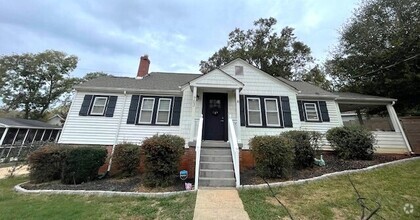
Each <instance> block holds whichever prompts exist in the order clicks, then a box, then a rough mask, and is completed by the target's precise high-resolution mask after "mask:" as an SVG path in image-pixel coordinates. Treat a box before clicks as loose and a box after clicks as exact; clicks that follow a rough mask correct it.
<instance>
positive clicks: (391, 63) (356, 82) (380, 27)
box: [325, 0, 420, 112]
mask: <svg viewBox="0 0 420 220" xmlns="http://www.w3.org/2000/svg"><path fill="white" fill-rule="evenodd" d="M419 18H420V2H419V1H418V0H400V1H395V0H366V1H363V2H362V4H361V6H360V8H359V9H358V10H356V12H355V13H354V15H353V17H352V18H351V19H350V21H349V22H348V24H346V25H345V26H344V27H343V29H342V31H341V38H340V43H339V46H338V48H337V49H336V51H334V52H333V57H332V59H330V60H328V61H327V62H326V65H325V66H326V70H327V72H328V74H330V75H331V76H332V77H333V78H334V81H335V84H336V86H338V87H340V89H341V90H342V91H352V92H359V93H364V94H370V95H379V96H386V97H392V98H397V99H398V102H397V105H396V108H397V109H398V110H399V112H410V111H417V112H420V99H419V97H420V89H419V85H420V71H419V64H420V25H419V24H420V21H419Z"/></svg>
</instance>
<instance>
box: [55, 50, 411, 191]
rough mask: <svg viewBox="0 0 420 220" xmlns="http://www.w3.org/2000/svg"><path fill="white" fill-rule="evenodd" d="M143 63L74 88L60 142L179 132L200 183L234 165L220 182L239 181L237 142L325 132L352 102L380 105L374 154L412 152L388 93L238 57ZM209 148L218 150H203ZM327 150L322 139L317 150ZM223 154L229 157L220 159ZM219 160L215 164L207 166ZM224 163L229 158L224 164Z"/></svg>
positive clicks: (112, 141) (338, 121)
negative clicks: (331, 83) (314, 81)
mask: <svg viewBox="0 0 420 220" xmlns="http://www.w3.org/2000/svg"><path fill="white" fill-rule="evenodd" d="M149 64H150V60H149V59H148V57H147V56H143V57H142V58H141V61H140V65H139V71H138V74H137V77H136V78H129V77H101V78H97V79H93V80H91V81H88V82H86V83H83V84H81V85H79V86H76V87H75V89H76V95H75V97H74V100H73V103H72V105H71V107H70V111H69V113H68V116H67V119H66V122H65V124H64V126H63V129H62V134H61V136H60V139H59V143H67V144H101V145H114V144H116V143H120V142H133V143H141V142H142V140H143V139H144V138H146V137H150V136H152V135H154V134H157V133H159V134H163V133H167V134H175V135H180V136H182V137H183V138H185V140H186V142H187V143H188V145H187V146H186V148H188V147H191V146H195V147H196V149H197V155H196V158H198V159H197V161H200V160H201V162H197V163H196V164H197V166H196V171H195V172H196V176H198V175H199V176H200V185H201V183H202V184H203V185H218V184H213V182H214V181H213V182H211V180H212V175H211V174H210V173H206V171H207V170H210V171H212V170H213V171H214V170H216V169H224V168H229V167H231V166H232V165H233V168H234V169H233V171H232V172H235V173H229V175H228V174H226V176H229V178H230V180H229V181H230V182H229V181H227V182H226V183H227V185H231V183H232V182H231V180H232V177H231V176H232V175H233V176H234V177H236V181H238V180H239V171H237V170H238V169H239V168H238V169H236V167H237V166H239V159H238V158H236V157H237V156H235V155H237V154H239V153H238V150H237V147H238V146H239V147H241V146H242V149H241V150H243V151H245V150H247V149H249V146H248V141H249V139H250V138H252V137H254V136H255V135H276V134H279V133H281V132H283V131H289V130H308V131H320V132H322V133H325V132H326V131H327V130H328V129H330V128H333V127H338V126H342V125H343V121H342V118H341V114H340V107H341V106H344V107H345V108H346V111H348V110H351V106H358V105H383V106H386V107H387V110H388V112H389V117H390V119H391V120H390V121H391V123H392V126H393V128H394V129H393V131H375V135H376V137H377V139H378V145H379V148H378V152H379V153H406V152H410V151H411V149H410V145H409V143H408V141H407V139H406V138H405V135H404V132H403V130H402V129H401V125H400V123H399V120H398V118H397V115H396V113H395V110H394V108H393V104H394V103H395V101H396V100H395V99H390V98H383V97H376V96H367V95H361V94H354V93H330V92H328V91H325V90H323V89H321V88H319V87H316V86H314V85H311V84H309V83H306V82H292V81H289V80H286V79H283V78H280V77H273V76H271V75H269V74H267V73H265V72H263V71H261V70H259V69H258V68H256V67H254V66H252V65H250V64H249V63H247V62H246V61H244V60H242V59H235V60H233V61H231V62H230V63H228V64H226V65H224V66H222V67H220V68H218V69H215V70H213V71H211V72H209V73H207V74H204V75H203V74H184V73H161V72H154V73H150V74H149V73H148V69H149ZM200 118H201V120H200ZM201 121H202V123H201ZM202 140H203V141H202ZM236 143H238V144H236ZM201 145H203V149H201ZM230 145H231V148H223V146H226V147H228V146H230ZM209 147H221V148H220V149H219V151H206V150H208V149H209ZM328 149H329V146H328V143H327V142H326V141H325V145H324V150H328ZM223 150H226V151H223ZM229 152H232V153H229ZM200 154H203V156H200ZM210 154H219V155H216V156H214V155H210ZM224 154H225V156H226V157H227V156H229V155H233V158H232V157H230V158H223V155H224ZM211 156H212V157H211ZM207 157H209V158H207ZM215 157H216V158H218V159H215ZM219 159H220V160H222V161H219V163H221V164H216V165H214V164H211V162H214V160H219ZM223 160H226V161H225V162H224V161H223ZM232 160H233V161H232ZM235 161H236V162H235ZM223 163H230V164H224V165H227V167H224V166H223ZM232 163H233V164H232ZM229 169H230V168H229ZM198 171H200V174H198ZM210 171H209V172H210ZM236 172H238V173H236ZM202 176H203V177H202ZM207 176H210V177H208V179H210V180H208V182H206V181H207V179H206V177H207ZM219 176H220V175H219ZM221 176H223V177H224V175H221ZM226 178H228V177H226ZM226 178H225V179H226ZM196 179H198V178H196ZM234 181H235V179H234ZM219 182H220V181H219ZM196 185H197V184H196ZM221 185H223V184H221ZM225 185H226V184H225Z"/></svg>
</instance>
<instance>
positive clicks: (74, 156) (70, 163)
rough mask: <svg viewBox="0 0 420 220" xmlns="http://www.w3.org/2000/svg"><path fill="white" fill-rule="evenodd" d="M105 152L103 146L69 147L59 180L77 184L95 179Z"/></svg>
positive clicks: (102, 162) (103, 161)
mask: <svg viewBox="0 0 420 220" xmlns="http://www.w3.org/2000/svg"><path fill="white" fill-rule="evenodd" d="M107 154H108V152H107V150H106V149H105V148H103V147H77V148H69V150H68V151H67V153H66V157H65V159H64V162H63V170H62V174H61V182H62V183H65V184H79V183H83V182H87V181H89V180H94V179H96V178H97V176H98V170H99V168H100V167H101V166H102V165H103V164H104V163H105V159H106V156H107Z"/></svg>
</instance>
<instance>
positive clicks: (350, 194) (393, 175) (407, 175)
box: [239, 160, 420, 219]
mask: <svg viewBox="0 0 420 220" xmlns="http://www.w3.org/2000/svg"><path fill="white" fill-rule="evenodd" d="M350 177H351V179H352V180H353V183H354V184H355V186H356V188H357V190H358V191H359V193H360V194H361V196H362V197H365V198H368V199H370V200H369V203H368V204H369V206H370V207H374V205H375V204H374V203H373V202H372V201H378V202H379V203H380V204H381V205H382V208H381V209H380V210H379V212H378V214H379V215H380V216H382V217H384V218H385V219H419V218H420V190H419V186H420V160H416V161H411V162H407V163H404V164H400V165H395V166H388V167H385V168H380V169H377V170H374V171H370V172H366V173H359V174H351V175H350ZM273 190H274V192H275V193H276V196H277V198H279V199H280V201H281V202H282V203H283V204H284V205H285V206H286V207H287V208H288V209H289V211H290V212H291V214H292V216H293V217H294V218H295V219H355V218H356V219H357V218H359V219H360V216H361V207H360V206H359V205H358V203H357V201H356V199H357V194H356V193H355V191H354V189H353V187H352V186H351V183H350V182H349V180H348V177H347V176H340V177H334V178H330V179H326V180H321V181H316V182H311V183H308V184H303V185H294V186H287V187H276V188H273ZM239 194H240V197H241V199H242V202H243V204H244V207H245V210H246V211H247V212H248V215H249V217H250V218H251V219H282V218H286V219H287V213H286V211H285V209H284V208H283V207H281V205H280V204H279V203H278V202H277V201H276V199H275V198H273V197H272V196H271V193H270V192H269V190H268V189H250V190H240V192H239ZM407 203H408V204H412V205H413V213H412V214H406V213H405V212H404V205H405V204H407ZM408 208H409V209H410V206H409V207H408ZM373 219H381V218H380V217H378V216H376V217H374V218H373Z"/></svg>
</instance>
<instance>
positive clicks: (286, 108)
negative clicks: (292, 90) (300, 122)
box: [281, 96, 293, 128]
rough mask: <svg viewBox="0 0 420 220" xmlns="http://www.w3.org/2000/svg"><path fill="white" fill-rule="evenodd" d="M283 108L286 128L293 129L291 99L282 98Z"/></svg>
mask: <svg viewBox="0 0 420 220" xmlns="http://www.w3.org/2000/svg"><path fill="white" fill-rule="evenodd" d="M281 108H282V109H283V120H284V127H288V128H292V127H293V123H292V111H291V110H290V103H289V97H287V96H282V97H281Z"/></svg>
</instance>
